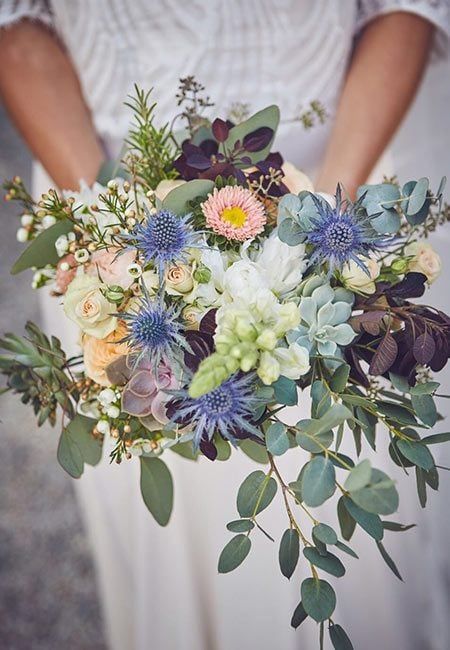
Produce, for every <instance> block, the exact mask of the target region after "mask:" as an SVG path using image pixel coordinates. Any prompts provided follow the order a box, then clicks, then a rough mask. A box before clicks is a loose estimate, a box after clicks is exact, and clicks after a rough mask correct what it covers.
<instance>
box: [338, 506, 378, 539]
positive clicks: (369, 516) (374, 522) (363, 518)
mask: <svg viewBox="0 0 450 650" xmlns="http://www.w3.org/2000/svg"><path fill="white" fill-rule="evenodd" d="M344 505H345V507H346V509H347V510H348V513H349V514H350V515H351V517H352V518H353V519H354V520H355V521H356V523H357V524H359V525H360V526H361V528H363V529H364V530H365V531H366V533H368V534H369V535H370V536H371V537H373V538H374V539H375V540H377V541H381V540H382V539H383V534H384V530H383V524H382V522H381V519H380V517H379V516H378V515H376V514H373V513H371V512H367V511H366V510H363V509H362V508H360V506H358V505H357V504H356V503H355V502H354V501H352V499H350V498H349V497H344ZM343 537H344V535H343ZM344 539H346V538H345V537H344Z"/></svg>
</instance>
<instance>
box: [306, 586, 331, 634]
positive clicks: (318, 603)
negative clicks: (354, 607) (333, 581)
mask: <svg viewBox="0 0 450 650" xmlns="http://www.w3.org/2000/svg"><path fill="white" fill-rule="evenodd" d="M301 594H302V603H303V607H304V610H305V612H306V613H307V614H308V615H309V616H311V618H313V619H314V620H315V621H317V623H320V622H321V621H326V620H327V618H330V616H331V615H332V613H333V612H334V609H335V607H336V594H335V593H334V589H333V587H332V586H331V585H330V584H329V583H328V582H326V580H319V579H317V578H306V580H303V582H302V587H301Z"/></svg>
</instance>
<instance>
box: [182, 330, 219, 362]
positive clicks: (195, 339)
mask: <svg viewBox="0 0 450 650" xmlns="http://www.w3.org/2000/svg"><path fill="white" fill-rule="evenodd" d="M186 341H187V343H188V345H189V346H190V348H191V350H190V351H189V352H185V353H184V362H185V364H186V366H187V367H188V368H189V370H192V372H195V371H196V370H197V368H198V367H199V365H200V362H201V361H202V360H203V359H206V357H209V355H210V354H211V353H212V351H213V350H214V339H213V337H212V335H211V334H208V333H207V332H196V331H195V330H188V331H187V332H186Z"/></svg>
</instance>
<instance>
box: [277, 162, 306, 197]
mask: <svg viewBox="0 0 450 650" xmlns="http://www.w3.org/2000/svg"><path fill="white" fill-rule="evenodd" d="M281 170H282V172H283V174H284V178H283V183H284V185H286V187H287V188H288V190H289V192H291V193H292V194H298V193H299V192H302V191H304V190H306V191H308V192H314V186H313V184H312V182H311V179H310V178H308V176H307V175H306V174H304V173H303V172H302V171H300V169H297V167H296V166H295V165H293V164H292V163H290V162H284V163H283V164H282V165H281Z"/></svg>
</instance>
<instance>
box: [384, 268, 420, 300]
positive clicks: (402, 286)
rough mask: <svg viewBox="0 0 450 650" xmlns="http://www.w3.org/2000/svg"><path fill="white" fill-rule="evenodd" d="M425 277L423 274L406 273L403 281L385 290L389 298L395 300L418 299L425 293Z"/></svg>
mask: <svg viewBox="0 0 450 650" xmlns="http://www.w3.org/2000/svg"><path fill="white" fill-rule="evenodd" d="M426 281H427V276H426V275H424V274H423V273H416V272H411V273H407V274H406V275H405V277H404V278H403V280H402V281H401V282H399V283H398V284H395V285H394V286H393V287H391V288H389V289H388V290H387V293H388V294H389V296H393V297H396V298H420V296H423V294H424V292H425V282H426Z"/></svg>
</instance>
